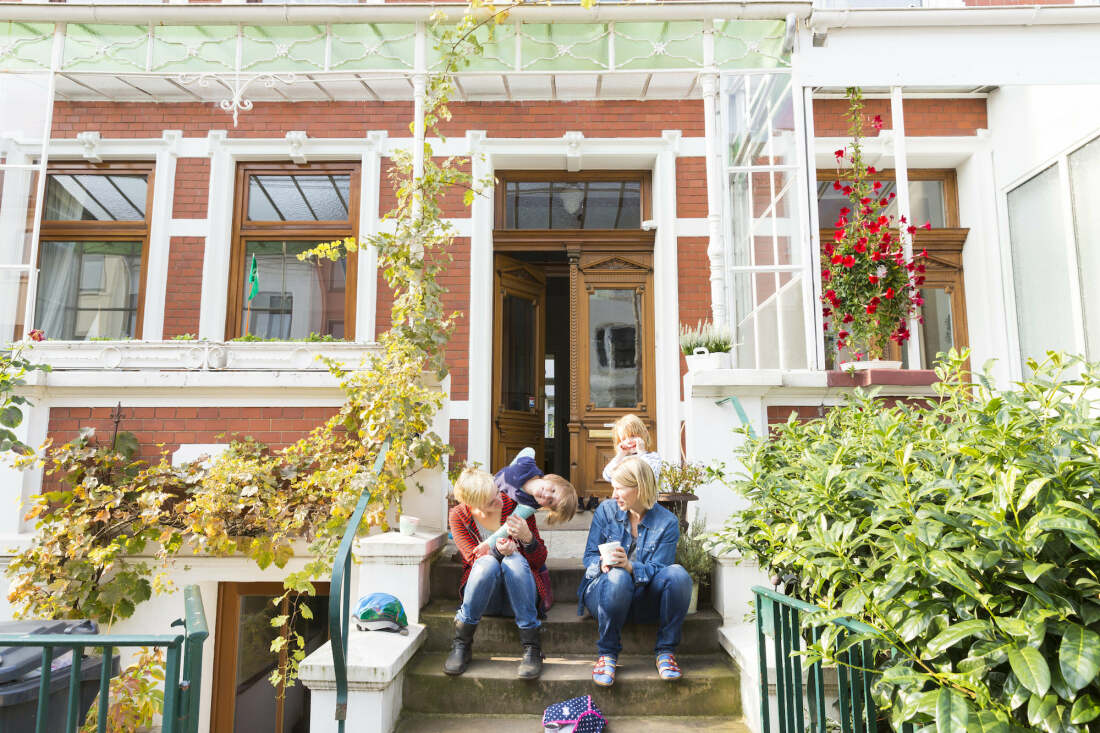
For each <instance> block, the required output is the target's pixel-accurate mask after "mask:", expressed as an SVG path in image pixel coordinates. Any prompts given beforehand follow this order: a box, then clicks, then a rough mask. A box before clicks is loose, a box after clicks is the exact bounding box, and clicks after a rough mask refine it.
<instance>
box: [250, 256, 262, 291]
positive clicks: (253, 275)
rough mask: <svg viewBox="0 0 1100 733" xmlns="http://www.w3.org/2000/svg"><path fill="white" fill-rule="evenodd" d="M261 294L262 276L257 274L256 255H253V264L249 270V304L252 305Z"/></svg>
mask: <svg viewBox="0 0 1100 733" xmlns="http://www.w3.org/2000/svg"><path fill="white" fill-rule="evenodd" d="M259 292H260V276H259V274H258V273H257V272H256V254H255V253H253V254H252V264H251V265H250V266H249V268H248V302H249V303H251V302H252V299H253V298H255V297H256V294H257V293H259Z"/></svg>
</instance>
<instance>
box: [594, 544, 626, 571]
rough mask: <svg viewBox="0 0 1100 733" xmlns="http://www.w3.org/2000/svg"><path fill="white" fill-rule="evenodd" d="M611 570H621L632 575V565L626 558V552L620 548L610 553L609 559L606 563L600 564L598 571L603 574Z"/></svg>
mask: <svg viewBox="0 0 1100 733" xmlns="http://www.w3.org/2000/svg"><path fill="white" fill-rule="evenodd" d="M611 568H622V569H623V570H625V571H626V572H628V573H630V574H631V575H633V574H634V564H633V563H631V562H630V558H628V557H627V556H626V550H624V549H623V548H621V547H616V548H615V549H614V550H612V551H611V557H609V558H608V562H606V563H603V562H601V563H600V569H601V570H603V571H604V572H605V573H606V572H607V571H608V570H610V569H611Z"/></svg>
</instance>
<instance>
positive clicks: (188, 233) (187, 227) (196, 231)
mask: <svg viewBox="0 0 1100 733" xmlns="http://www.w3.org/2000/svg"><path fill="white" fill-rule="evenodd" d="M209 233H210V220H209V219H172V220H170V221H169V222H168V236H170V237H205V236H206V235H207V234H209Z"/></svg>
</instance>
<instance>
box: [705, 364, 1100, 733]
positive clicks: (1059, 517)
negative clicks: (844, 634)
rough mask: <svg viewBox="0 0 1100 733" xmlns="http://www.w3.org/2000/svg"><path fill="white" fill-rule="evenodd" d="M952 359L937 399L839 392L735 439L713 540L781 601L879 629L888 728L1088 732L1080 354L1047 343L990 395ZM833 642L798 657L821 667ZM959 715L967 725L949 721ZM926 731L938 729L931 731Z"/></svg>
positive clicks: (1096, 694)
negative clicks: (785, 594)
mask: <svg viewBox="0 0 1100 733" xmlns="http://www.w3.org/2000/svg"><path fill="white" fill-rule="evenodd" d="M965 356H966V355H965V354H963V355H959V354H955V353H954V352H952V353H951V354H950V355H948V360H947V362H945V363H941V365H940V366H939V368H938V369H937V374H938V375H939V377H940V379H941V380H942V382H941V383H940V384H939V385H938V386H937V390H938V392H939V395H940V400H939V401H933V402H932V403H930V404H928V405H918V406H905V405H897V406H889V405H888V404H887V403H885V402H884V401H883V400H881V399H877V398H876V397H875V395H874V393H870V394H867V393H863V392H857V393H856V394H855V395H854V396H853V397H851V398H850V400H849V401H848V403H847V404H846V405H844V406H843V407H839V408H837V409H834V410H831V411H830V412H829V413H828V414H827V415H826V416H825V417H824V418H821V419H817V420H811V421H809V422H806V423H798V422H796V421H794V420H793V419H792V420H791V421H789V422H788V423H786V424H785V425H782V426H779V427H778V428H776V430H775V432H774V434H773V436H772V437H771V439H769V440H765V441H759V440H757V441H753V440H749V441H748V442H747V443H746V444H745V446H744V448H743V452H742V454H741V456H740V458H741V460H742V461H743V463H744V465H745V468H746V473H745V475H744V476H743V477H740V478H739V479H738V480H737V481H736V482H735V483H734V488H735V489H736V490H737V491H738V492H740V493H741V494H742V495H743V496H744V497H745V498H747V499H748V500H749V501H750V502H751V506H750V507H749V508H748V509H746V510H744V511H742V512H740V513H738V514H736V515H734V516H733V517H731V519H730V521H729V523H728V524H727V526H726V528H725V529H724V530H723V531H721V532H720V534H719V545H720V546H722V547H723V549H735V550H739V551H741V552H743V553H745V554H747V555H755V556H756V557H757V558H758V559H759V560H760V561H761V565H762V566H763V567H766V568H768V569H769V571H770V572H771V573H772V575H774V576H788V575H789V576H791V577H792V578H793V581H792V582H793V583H794V586H795V590H794V591H793V593H794V594H795V595H797V596H799V597H800V598H802V599H803V600H806V601H809V602H811V603H815V604H818V605H820V606H823V607H824V608H826V609H828V611H827V614H828V615H817V616H815V617H814V618H812V619H809V621H810V622H811V623H821V622H823V621H824V620H826V619H827V618H828V617H830V616H831V617H835V616H836V615H837V614H838V613H840V614H844V615H847V616H851V617H854V618H857V619H859V620H861V621H864V622H865V623H867V624H870V625H871V626H873V627H875V628H876V629H879V630H880V632H881V633H880V635H879V639H878V643H879V644H880V645H881V648H882V649H883V650H886V649H888V648H891V647H892V648H893V649H895V650H896V653H895V656H893V657H891V656H890V655H888V654H885V653H883V654H881V655H880V656H878V657H877V658H876V666H877V668H878V669H879V670H880V671H881V672H882V676H881V678H880V679H879V681H878V682H877V684H876V687H875V696H876V700H877V701H878V703H879V705H880V706H881V707H882V708H884V709H888V712H889V715H890V717H891V720H892V722H893V725H894V727H895V729H898V727H899V726H900V724H901V723H902V722H911V723H913V724H915V725H916V726H917V729H918V730H920V729H921V728H927V729H928V730H933V729H935V730H964V729H969V730H981V731H1009V730H1016V729H1019V728H1020V727H1024V726H1030V727H1032V728H1035V729H1041V730H1046V731H1085V730H1096V728H1095V727H1094V726H1097V725H1100V677H1098V673H1100V582H1098V578H1097V573H1098V572H1100V533H1098V531H1097V527H1098V526H1100V518H1098V514H1097V511H1098V509H1100V506H1098V505H1100V488H1098V487H1100V460H1098V458H1100V451H1098V446H1100V418H1098V417H1097V415H1098V414H1100V412H1098V411H1100V392H1098V388H1100V364H1087V363H1084V362H1083V361H1082V360H1081V359H1079V358H1076V357H1067V356H1062V355H1058V354H1049V355H1048V358H1047V360H1046V361H1044V362H1043V363H1041V364H1036V363H1034V362H1032V363H1030V364H1029V366H1030V368H1031V371H1032V373H1033V375H1034V376H1033V377H1032V378H1031V379H1030V380H1029V381H1028V382H1026V383H1022V384H1019V385H1017V386H1016V387H1015V388H1014V389H1013V390H1011V391H1005V392H995V391H993V389H992V388H991V385H990V381H989V378H988V373H987V374H986V375H985V376H981V377H979V379H978V384H976V385H971V384H969V383H968V382H967V379H966V375H965V374H964V372H963V366H962V364H963V359H964V358H965ZM856 640H858V637H856V636H854V635H853V636H851V637H849V639H848V641H847V642H845V643H840V644H838V643H837V642H836V639H835V636H834V635H828V636H827V637H826V638H825V640H824V642H823V643H822V644H821V645H819V646H818V647H817V648H815V649H814V650H812V651H811V659H813V658H816V657H818V656H820V657H823V658H826V659H835V654H836V653H837V652H838V651H840V650H842V648H843V647H844V646H845V644H850V643H854V641H856ZM968 725H969V728H968V727H967V726H968ZM945 726H946V727H945Z"/></svg>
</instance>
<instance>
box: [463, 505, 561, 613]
mask: <svg viewBox="0 0 1100 733" xmlns="http://www.w3.org/2000/svg"><path fill="white" fill-rule="evenodd" d="M500 499H501V501H502V502H504V506H503V508H502V509H501V511H500V523H501V525H502V526H503V524H504V522H505V521H506V520H507V519H508V517H510V516H511V515H512V512H513V511H515V508H516V502H514V501H513V500H512V499H510V498H509V497H508V496H505V495H501V497H500ZM448 522H449V524H450V526H451V536H452V537H454V541H455V545H456V546H457V547H458V551H459V552H460V553H462V581H461V582H460V583H459V584H458V597H459V598H462V592H463V591H464V590H465V589H466V580H467V578H469V577H470V569H471V568H472V567H473V565H474V560H476V559H477V558H475V557H474V549H475V548H476V547H477V546H478V545H479V544H481V540H482V539H483V538H482V537H481V534H480V533H479V532H478V531H477V523H476V522H475V521H474V515H473V514H472V513H471V512H470V507H468V506H466V505H465V504H459V505H458V506H456V507H454V508H453V509H451V511H450V514H449V515H448ZM527 526H528V527H530V528H531V538H532V540H531V542H532V544H534V545H535V549H534V550H532V551H530V552H527V551H526V550H524V549H523V547H522V546H521V547H520V548H519V549H518V550H517V552H519V553H521V554H522V555H523V556H524V557H525V558H526V559H527V564H528V565H530V566H531V575H532V576H533V577H534V579H535V589H536V590H537V591H538V594H539V605H540V607H541V608H542V609H543V610H546V609H547V608H549V607H550V603H552V601H551V600H550V599H551V598H552V596H551V595H550V588H549V582H550V574H549V573H545V572H542V573H540V572H539V571H540V570H541V569H542V568H543V566H544V565H546V543H545V542H543V541H542V537H540V536H539V528H538V526H537V525H536V524H535V517H534V516H531V517H528V518H527Z"/></svg>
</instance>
